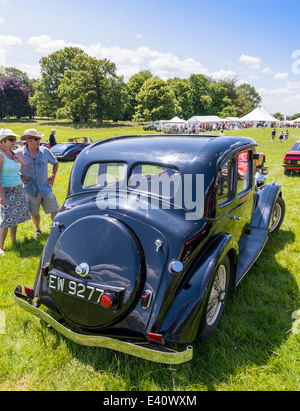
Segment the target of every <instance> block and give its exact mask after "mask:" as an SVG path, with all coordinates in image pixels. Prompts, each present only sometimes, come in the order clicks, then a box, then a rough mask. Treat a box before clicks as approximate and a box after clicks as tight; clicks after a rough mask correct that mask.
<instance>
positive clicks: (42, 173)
mask: <svg viewBox="0 0 300 411" xmlns="http://www.w3.org/2000/svg"><path fill="white" fill-rule="evenodd" d="M43 136H44V134H42V133H39V132H38V131H37V130H35V129H30V130H26V131H25V132H24V135H23V136H22V137H21V140H22V141H26V144H25V146H24V147H22V148H21V149H19V150H18V151H17V154H18V156H19V157H20V158H21V159H22V160H23V163H24V164H23V166H22V168H21V179H22V181H23V183H24V189H25V192H26V197H27V201H28V204H29V209H30V214H31V218H32V221H33V224H34V226H35V233H34V238H37V237H39V236H40V235H41V234H42V231H41V227H40V222H41V216H40V207H41V206H42V207H43V210H44V212H45V213H46V214H49V213H51V218H52V221H53V220H54V218H55V216H56V214H57V213H58V211H59V206H58V203H57V199H56V197H55V195H54V193H53V189H52V188H53V184H54V181H55V177H56V174H57V170H58V161H57V159H56V157H55V156H54V155H53V154H52V152H51V151H50V150H48V148H46V147H44V146H40V141H41V137H43ZM48 163H50V164H52V166H53V168H52V174H51V176H50V177H48Z"/></svg>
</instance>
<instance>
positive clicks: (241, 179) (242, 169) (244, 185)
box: [237, 151, 252, 197]
mask: <svg viewBox="0 0 300 411" xmlns="http://www.w3.org/2000/svg"><path fill="white" fill-rule="evenodd" d="M251 164H252V163H251V152H250V151H243V152H241V153H239V154H238V175H237V195H238V196H239V197H241V196H242V195H243V193H244V192H247V191H249V190H250V189H251V185H252V178H251V175H252V167H251Z"/></svg>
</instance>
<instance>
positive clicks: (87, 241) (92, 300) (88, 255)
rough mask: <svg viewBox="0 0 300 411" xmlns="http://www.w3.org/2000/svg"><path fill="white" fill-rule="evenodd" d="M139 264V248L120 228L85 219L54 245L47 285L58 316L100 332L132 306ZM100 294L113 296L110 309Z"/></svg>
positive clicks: (141, 268)
mask: <svg viewBox="0 0 300 411" xmlns="http://www.w3.org/2000/svg"><path fill="white" fill-rule="evenodd" d="M143 261H144V258H143V252H142V248H141V245H140V243H139V241H138V239H137V238H136V236H135V234H134V233H133V232H132V231H131V230H130V229H129V228H128V227H127V226H126V225H125V224H124V223H122V222H121V221H119V220H116V219H113V218H110V217H108V216H89V217H84V218H82V219H80V220H78V221H76V222H75V223H73V224H72V225H70V226H69V227H68V228H67V229H65V230H64V231H63V233H62V235H61V236H60V238H59V240H58V241H57V243H56V246H55V249H54V251H53V254H52V257H51V262H50V272H49V275H48V286H49V288H50V290H51V293H52V297H53V300H54V302H55V304H56V306H57V308H58V309H59V311H60V312H61V313H62V314H63V315H64V316H65V317H67V318H68V319H69V320H71V321H72V322H73V323H75V324H78V325H80V326H83V327H87V328H89V327H91V328H99V327H100V328H101V327H105V326H107V325H111V324H112V323H114V322H116V321H119V320H120V319H121V318H122V317H124V316H125V315H126V313H128V312H129V311H130V310H131V309H132V308H133V307H134V304H135V302H136V301H137V299H138V298H139V296H140V293H141V289H142V287H143V285H144V280H145V278H144V277H145V270H144V263H143ZM82 266H83V267H84V268H85V269H86V271H87V273H85V271H84V270H81V268H80V267H82ZM80 271H83V272H81V273H80ZM78 273H79V274H78ZM101 292H102V295H103V292H104V293H105V294H108V295H110V296H112V297H113V299H112V305H111V306H110V307H106V308H104V307H103V306H102V305H101V301H99V299H100V298H101Z"/></svg>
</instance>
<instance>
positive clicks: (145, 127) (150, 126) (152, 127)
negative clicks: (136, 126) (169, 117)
mask: <svg viewBox="0 0 300 411" xmlns="http://www.w3.org/2000/svg"><path fill="white" fill-rule="evenodd" d="M143 129H144V130H145V131H153V130H156V126H155V124H154V123H150V124H147V125H146V126H144V127H143Z"/></svg>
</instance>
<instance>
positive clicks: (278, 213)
mask: <svg viewBox="0 0 300 411" xmlns="http://www.w3.org/2000/svg"><path fill="white" fill-rule="evenodd" d="M284 215H285V202H284V200H283V198H281V197H277V199H276V202H275V205H274V209H273V213H272V218H271V223H270V229H269V233H270V234H272V233H276V231H278V230H279V228H280V226H281V224H282V221H283V219H284Z"/></svg>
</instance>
